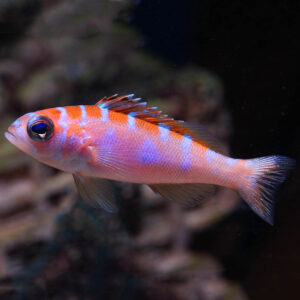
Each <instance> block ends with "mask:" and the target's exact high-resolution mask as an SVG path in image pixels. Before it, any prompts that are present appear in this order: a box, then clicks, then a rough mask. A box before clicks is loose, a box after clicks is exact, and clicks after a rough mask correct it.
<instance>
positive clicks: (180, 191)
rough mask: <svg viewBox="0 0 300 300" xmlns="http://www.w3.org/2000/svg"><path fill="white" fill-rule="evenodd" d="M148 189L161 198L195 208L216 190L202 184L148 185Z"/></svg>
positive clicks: (211, 185) (213, 186) (214, 187)
mask: <svg viewBox="0 0 300 300" xmlns="http://www.w3.org/2000/svg"><path fill="white" fill-rule="evenodd" d="M149 187H150V188H151V189H152V190H153V191H154V192H156V193H159V194H161V195H162V196H163V197H165V198H167V199H169V200H174V201H176V202H179V203H181V204H184V205H185V206H196V205H197V204H199V203H200V202H201V201H202V200H204V199H205V198H207V197H208V196H210V195H212V194H213V193H214V192H215V190H216V186H215V185H213V184H204V183H184V184H149Z"/></svg>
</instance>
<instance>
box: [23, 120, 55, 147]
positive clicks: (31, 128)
mask: <svg viewBox="0 0 300 300" xmlns="http://www.w3.org/2000/svg"><path fill="white" fill-rule="evenodd" d="M27 133H28V136H29V137H30V138H31V139H32V140H34V141H38V142H44V141H47V140H48V139H49V138H50V137H51V136H52V134H53V123H52V121H51V120H50V119H49V118H47V117H44V116H35V117H33V118H31V119H29V121H28V123H27Z"/></svg>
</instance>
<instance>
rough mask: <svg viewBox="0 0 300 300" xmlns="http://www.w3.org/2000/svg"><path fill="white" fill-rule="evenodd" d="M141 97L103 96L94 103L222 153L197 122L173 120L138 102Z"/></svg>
mask: <svg viewBox="0 0 300 300" xmlns="http://www.w3.org/2000/svg"><path fill="white" fill-rule="evenodd" d="M140 100H141V98H134V94H130V95H124V96H119V95H118V94H115V95H113V96H111V97H104V98H102V99H101V100H99V101H98V102H97V103H96V105H98V106H100V107H101V108H106V109H109V110H113V111H116V112H120V113H124V114H128V115H131V116H133V117H136V118H138V119H142V120H144V121H146V122H149V123H152V124H156V125H158V126H161V127H165V128H168V129H170V130H171V131H173V132H177V133H179V134H181V135H184V136H188V137H190V138H191V139H193V140H194V141H195V142H198V143H200V144H201V145H203V146H206V147H208V148H210V149H212V150H214V151H216V152H219V153H222V152H223V150H222V147H221V146H220V144H219V143H218V142H217V140H216V139H215V138H214V137H212V136H211V135H210V134H209V133H208V132H207V130H206V129H205V128H204V127H203V126H201V125H198V124H188V123H185V122H183V121H178V120H174V119H173V118H169V117H168V116H167V115H164V114H162V112H161V111H159V110H157V107H148V106H147V102H140Z"/></svg>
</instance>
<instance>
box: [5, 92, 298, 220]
mask: <svg viewBox="0 0 300 300" xmlns="http://www.w3.org/2000/svg"><path fill="white" fill-rule="evenodd" d="M5 137H6V138H7V139H8V141H10V142H11V143H12V144H13V145H15V146H16V147H17V148H19V149H20V150H22V151H23V152H25V153H26V154H28V155H30V156H32V157H33V158H35V159H37V160H38V161H40V162H42V163H45V164H47V165H49V166H52V167H55V168H57V169H60V170H62V171H65V172H70V173H72V174H73V177H74V181H75V184H76V186H77V188H78V191H79V193H80V195H81V197H82V198H83V199H85V200H86V201H88V202H89V203H90V204H91V205H94V206H95V204H97V205H100V206H101V207H102V208H104V209H105V210H106V211H109V212H116V211H118V205H117V201H116V200H117V199H116V195H115V191H114V187H113V182H114V181H123V182H131V183H140V184H147V185H148V186H149V187H150V188H151V189H152V190H153V191H154V192H156V193H159V194H161V195H162V196H163V197H165V198H167V199H170V200H174V201H176V202H179V203H182V204H184V205H187V206H194V205H197V204H198V203H201V202H202V201H204V200H205V199H206V198H207V197H208V196H210V195H212V193H213V192H214V191H215V189H216V187H217V186H223V187H227V188H230V189H233V190H235V191H237V192H238V193H239V195H240V196H241V198H242V199H244V200H245V201H246V202H247V203H248V205H249V206H250V208H251V209H252V210H253V211H254V212H255V213H256V214H257V215H258V216H260V217H261V218H262V219H263V220H265V221H266V222H268V223H269V224H271V225H273V223H274V213H273V210H274V201H273V199H274V195H275V192H276V190H277V189H278V187H279V185H280V184H281V183H282V182H283V181H284V180H285V178H286V176H287V175H288V173H289V171H290V170H292V169H293V168H294V167H295V160H293V159H292V158H289V157H286V156H282V155H271V156H264V157H260V158H252V159H251V158H250V159H240V158H232V157H229V156H227V155H225V153H224V151H223V150H222V146H221V145H220V143H219V142H218V141H217V140H216V139H215V138H214V137H212V136H211V135H210V134H209V133H208V131H207V130H206V129H205V128H204V127H203V126H201V125H198V124H190V123H187V122H183V121H180V120H174V119H173V118H170V117H168V116H167V115H164V114H163V113H162V112H161V111H159V110H158V109H157V107H150V106H148V104H147V102H144V101H141V98H135V97H134V94H130V95H123V96H119V95H118V94H115V95H113V96H110V97H104V98H102V99H101V100H99V101H98V102H97V103H96V104H95V105H78V106H65V107H54V108H48V109H44V110H39V111H36V112H31V113H27V114H25V115H23V116H21V117H20V118H18V119H17V120H16V121H14V122H13V123H12V124H11V125H10V126H9V128H8V130H7V132H6V133H5Z"/></svg>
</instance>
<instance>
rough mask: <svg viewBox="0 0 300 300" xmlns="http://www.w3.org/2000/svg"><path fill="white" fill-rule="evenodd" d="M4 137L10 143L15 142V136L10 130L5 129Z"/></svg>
mask: <svg viewBox="0 0 300 300" xmlns="http://www.w3.org/2000/svg"><path fill="white" fill-rule="evenodd" d="M4 135H5V137H6V138H7V139H8V140H9V141H10V142H11V143H12V144H15V143H16V139H17V138H16V136H15V135H14V134H13V133H12V132H10V131H6V132H5V133H4Z"/></svg>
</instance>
